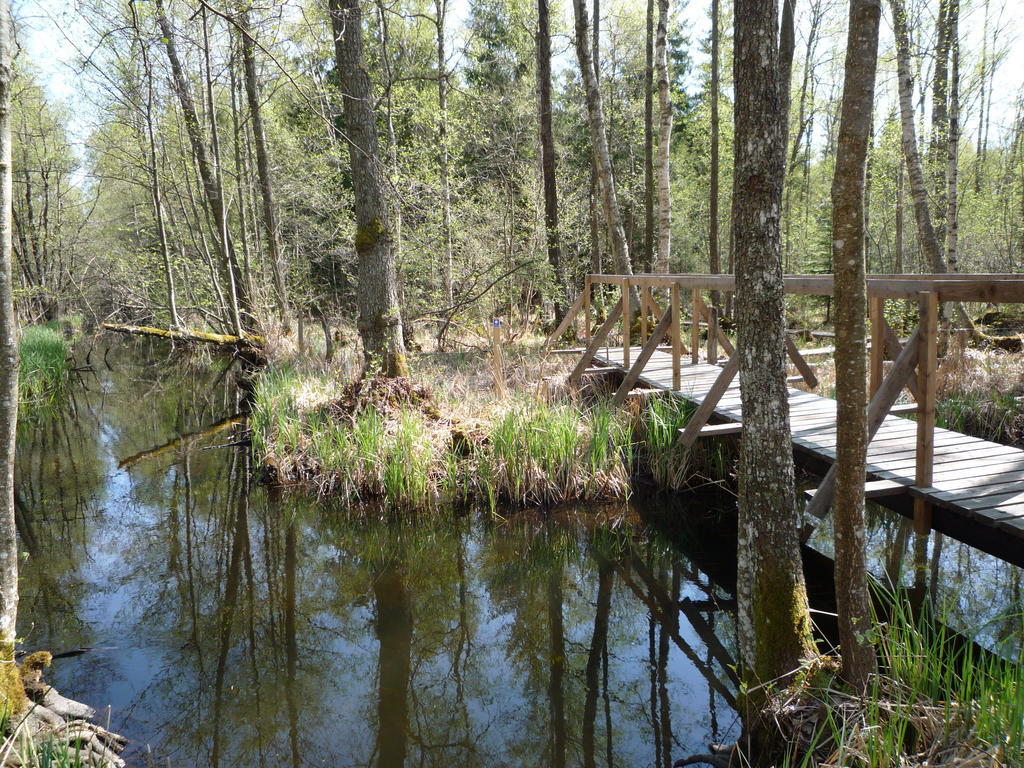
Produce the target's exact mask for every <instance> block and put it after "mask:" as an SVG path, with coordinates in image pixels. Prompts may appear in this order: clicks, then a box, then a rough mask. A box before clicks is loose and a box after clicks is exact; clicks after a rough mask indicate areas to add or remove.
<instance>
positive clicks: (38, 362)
mask: <svg viewBox="0 0 1024 768" xmlns="http://www.w3.org/2000/svg"><path fill="white" fill-rule="evenodd" d="M69 351H70V350H69V348H68V344H67V342H66V341H65V340H64V336H63V335H62V334H61V333H60V331H59V330H56V329H54V328H52V327H49V326H42V325H36V326H30V327H28V328H25V329H24V330H23V331H22V333H21V340H20V341H19V343H18V354H19V357H20V360H21V367H20V370H19V379H18V391H19V395H20V400H21V407H22V408H24V409H25V410H27V411H28V412H33V411H36V410H40V409H43V408H46V407H48V406H53V405H54V404H56V403H57V402H59V401H60V399H61V397H62V396H63V395H64V394H66V392H67V384H68V376H69V374H70V371H71V368H70V365H69V363H68V353H69Z"/></svg>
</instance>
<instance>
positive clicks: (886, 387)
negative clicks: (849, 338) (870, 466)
mask: <svg viewBox="0 0 1024 768" xmlns="http://www.w3.org/2000/svg"><path fill="white" fill-rule="evenodd" d="M920 337H921V329H920V328H918V329H917V330H915V331H914V335H913V336H911V337H910V341H909V342H907V345H906V346H905V347H904V348H903V351H902V352H900V354H899V357H898V358H896V362H895V363H894V364H893V366H892V370H891V371H889V375H888V376H886V377H885V379H883V381H882V386H880V387H879V388H878V391H877V392H876V393H875V396H874V397H872V398H871V402H870V403H868V445H871V441H872V440H873V439H874V437H875V434H876V433H877V432H878V428H879V427H880V426H882V422H883V421H885V417H886V416H887V415H888V414H889V409H890V408H892V405H893V403H895V402H896V398H897V397H899V396H900V392H901V391H903V387H905V386H906V384H907V380H908V379H909V378H911V377H912V376H913V375H914V368H916V367H917V351H918V346H919V344H918V339H920ZM835 492H836V465H835V464H833V465H832V466H831V467H829V470H828V472H826V473H825V477H824V479H823V480H822V481H821V484H820V485H819V486H818V490H817V491H816V492H815V494H814V498H813V499H811V502H810V504H808V505H807V511H808V512H809V513H810V514H812V515H814V516H815V517H817V518H818V519H822V518H824V517H825V515H827V514H828V510H829V508H830V507H831V506H832V496H833V495H834V494H835Z"/></svg>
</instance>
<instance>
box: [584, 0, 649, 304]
mask: <svg viewBox="0 0 1024 768" xmlns="http://www.w3.org/2000/svg"><path fill="white" fill-rule="evenodd" d="M573 9H574V10H575V12H576V55H577V57H578V58H579V64H580V71H581V73H582V75H583V84H584V89H585V90H586V100H587V118H588V123H589V126H590V141H591V145H592V151H593V153H594V162H595V165H596V166H597V185H598V189H599V191H600V195H601V203H602V207H603V209H604V218H605V224H606V225H607V227H608V236H609V240H610V241H611V248H612V254H613V255H614V257H615V261H616V266H617V268H618V270H619V272H620V273H622V274H626V275H631V274H633V267H632V262H631V261H630V258H629V245H628V243H627V242H626V230H625V229H624V228H623V226H622V213H621V211H620V210H619V201H618V197H617V196H616V193H615V176H614V174H613V173H612V161H611V154H610V152H609V149H608V133H607V128H606V124H605V117H604V106H603V103H602V100H601V91H600V90H599V88H598V84H597V77H596V75H595V73H594V62H593V60H592V59H591V53H590V40H589V32H590V21H589V19H588V15H587V6H586V2H585V0H573ZM633 303H634V304H635V302H633ZM634 308H635V307H634Z"/></svg>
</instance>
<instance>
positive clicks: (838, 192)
mask: <svg viewBox="0 0 1024 768" xmlns="http://www.w3.org/2000/svg"><path fill="white" fill-rule="evenodd" d="M881 15H882V6H881V0H851V2H850V23H849V37H848V41H847V44H846V76H845V78H844V81H843V103H842V111H841V117H840V123H839V138H838V146H837V152H836V170H835V176H834V177H833V180H832V263H833V264H834V265H835V328H836V407H837V409H838V412H837V416H836V425H837V434H836V468H837V473H836V491H835V501H834V502H833V505H832V510H833V511H832V514H833V516H834V518H835V557H836V568H835V580H836V602H837V605H838V609H839V643H840V647H841V649H842V657H843V677H844V678H846V680H847V681H848V682H849V683H850V684H852V685H853V686H855V687H856V688H858V689H861V690H863V689H864V688H865V686H866V685H867V683H868V678H869V676H870V675H871V674H873V673H874V672H875V671H876V668H877V665H876V662H875V650H874V646H873V645H872V643H871V640H870V633H869V630H870V629H871V603H870V600H869V595H868V583H867V562H866V558H865V544H864V474H865V471H866V470H865V465H866V463H867V447H868V418H867V386H866V380H867V362H866V357H865V353H866V349H865V343H864V338H865V332H866V329H865V325H866V324H865V317H866V315H867V283H866V282H865V271H866V264H865V252H864V242H865V228H866V227H865V215H864V211H865V203H864V197H865V182H864V175H865V168H866V166H867V154H868V143H869V138H870V136H871V116H872V110H873V106H874V99H875V70H876V62H877V58H878V27H879V22H880V19H881Z"/></svg>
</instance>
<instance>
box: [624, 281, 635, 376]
mask: <svg viewBox="0 0 1024 768" xmlns="http://www.w3.org/2000/svg"><path fill="white" fill-rule="evenodd" d="M632 323H633V304H632V302H631V301H630V298H629V278H628V277H624V278H622V367H623V368H625V369H626V370H627V371H628V370H629V344H630V341H631V340H630V338H629V337H630V331H631V330H632V329H631V328H630V326H631V325H632Z"/></svg>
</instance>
